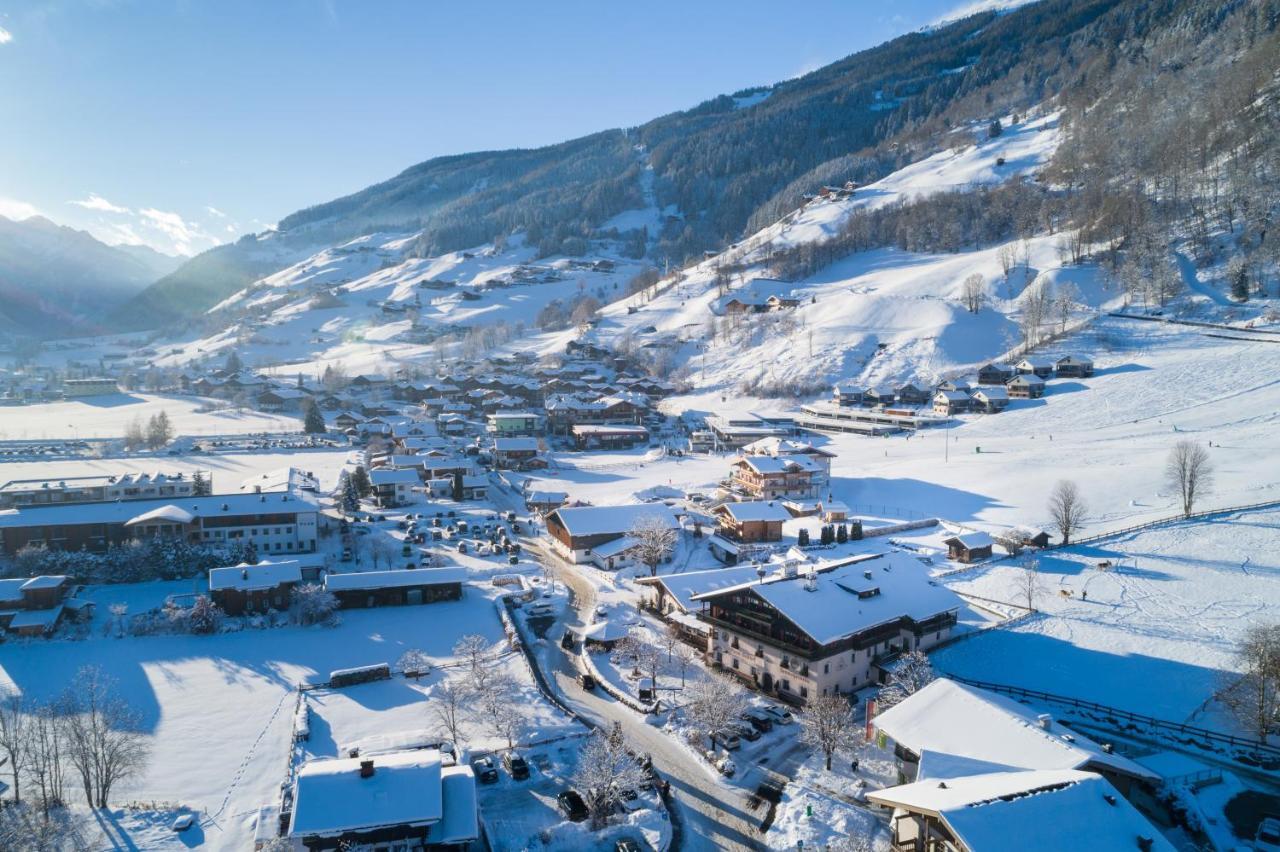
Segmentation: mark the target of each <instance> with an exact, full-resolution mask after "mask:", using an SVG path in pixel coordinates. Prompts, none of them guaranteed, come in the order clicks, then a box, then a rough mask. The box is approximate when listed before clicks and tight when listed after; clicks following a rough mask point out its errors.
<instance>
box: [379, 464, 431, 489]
mask: <svg viewBox="0 0 1280 852" xmlns="http://www.w3.org/2000/svg"><path fill="white" fill-rule="evenodd" d="M369 484H371V485H375V486H376V485H421V484H422V478H421V477H420V476H418V471H416V470H414V469H413V468H396V469H392V468H386V467H379V468H375V469H374V470H371V471H369Z"/></svg>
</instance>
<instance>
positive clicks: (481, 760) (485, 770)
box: [471, 757, 498, 784]
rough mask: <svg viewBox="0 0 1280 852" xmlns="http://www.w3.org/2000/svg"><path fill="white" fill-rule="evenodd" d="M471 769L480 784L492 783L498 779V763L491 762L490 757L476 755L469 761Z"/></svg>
mask: <svg viewBox="0 0 1280 852" xmlns="http://www.w3.org/2000/svg"><path fill="white" fill-rule="evenodd" d="M471 770H472V771H473V772H475V774H476V778H479V779H480V783H481V784H492V783H494V782H495V781H497V780H498V765H497V764H496V763H494V762H493V758H492V757H477V758H476V759H475V760H473V761H471Z"/></svg>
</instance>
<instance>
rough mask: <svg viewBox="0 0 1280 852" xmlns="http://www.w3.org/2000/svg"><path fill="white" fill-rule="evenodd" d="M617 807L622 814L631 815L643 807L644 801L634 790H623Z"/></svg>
mask: <svg viewBox="0 0 1280 852" xmlns="http://www.w3.org/2000/svg"><path fill="white" fill-rule="evenodd" d="M618 807H619V808H621V809H622V811H623V813H628V814H633V813H635V812H636V811H638V810H641V809H642V808H643V807H644V799H641V798H640V794H639V793H637V792H636V791H635V790H623V791H622V795H621V796H620V797H619V799H618Z"/></svg>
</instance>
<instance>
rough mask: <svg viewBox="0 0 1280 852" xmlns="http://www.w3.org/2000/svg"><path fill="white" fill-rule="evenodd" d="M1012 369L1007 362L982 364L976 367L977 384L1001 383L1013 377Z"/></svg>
mask: <svg viewBox="0 0 1280 852" xmlns="http://www.w3.org/2000/svg"><path fill="white" fill-rule="evenodd" d="M1013 373H1014V370H1013V368H1012V367H1010V366H1009V365H1007V364H984V365H983V366H982V367H980V368H978V384H980V385H1003V384H1004V383H1005V382H1007V381H1009V379H1012V378H1013Z"/></svg>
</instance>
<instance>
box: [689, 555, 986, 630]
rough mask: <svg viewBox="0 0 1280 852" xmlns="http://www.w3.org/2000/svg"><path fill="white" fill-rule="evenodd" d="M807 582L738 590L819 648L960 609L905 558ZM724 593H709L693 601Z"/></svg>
mask: <svg viewBox="0 0 1280 852" xmlns="http://www.w3.org/2000/svg"><path fill="white" fill-rule="evenodd" d="M868 574H870V576H869V577H868V576H867V575H868ZM809 576H810V575H809V574H808V573H807V572H804V571H801V572H799V573H798V574H797V576H795V577H788V576H786V575H785V574H782V575H774V576H772V577H766V578H765V579H764V580H763V581H762V582H756V583H749V584H745V585H744V586H743V588H749V589H750V590H751V592H752V593H754V594H756V595H759V596H760V597H761V598H762V599H764V600H765V601H766V602H768V603H769V604H770V605H771V606H772V607H773V608H774V609H776V610H778V611H779V612H780V613H782V614H783V615H784V616H786V617H787V618H788V619H790V620H791V621H792V622H793V623H794V624H795V625H796V626H797V627H799V628H800V629H801V630H803V631H804V632H805V633H806V634H808V635H809V637H810V638H812V639H813V641H814V642H816V643H818V644H819V645H827V644H830V643H832V642H835V641H837V640H839V639H843V638H844V637H846V636H852V635H854V634H857V633H861V632H863V631H865V630H869V629H871V628H873V627H878V626H880V625H882V624H888V623H890V622H893V621H897V620H898V619H900V618H903V617H907V618H911V619H912V620H914V621H925V620H927V619H929V618H932V617H934V616H937V615H941V614H943V613H947V612H950V611H952V610H956V609H959V608H960V606H961V601H960V598H958V597H957V596H956V594H955V593H954V592H952V591H951V590H950V589H948V588H946V587H945V586H940V585H938V584H937V583H935V582H934V581H933V580H931V579H930V577H929V572H928V570H927V569H926V568H925V566H924V565H923V564H921V563H920V561H919V560H918V559H916V558H915V557H913V556H908V555H907V554H904V553H897V552H894V553H886V554H884V555H882V556H877V557H873V558H869V559H860V560H858V561H855V562H848V563H843V564H839V565H837V566H836V567H831V568H828V567H824V566H822V565H818V566H815V568H814V569H813V570H812V577H813V582H812V588H810V582H809V579H808V578H809ZM735 588H736V587H735ZM727 591H729V589H724V590H721V591H718V592H708V593H705V594H702V595H697V596H695V597H694V600H702V599H704V598H711V597H714V596H716V595H722V594H725V593H726V592H727Z"/></svg>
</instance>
